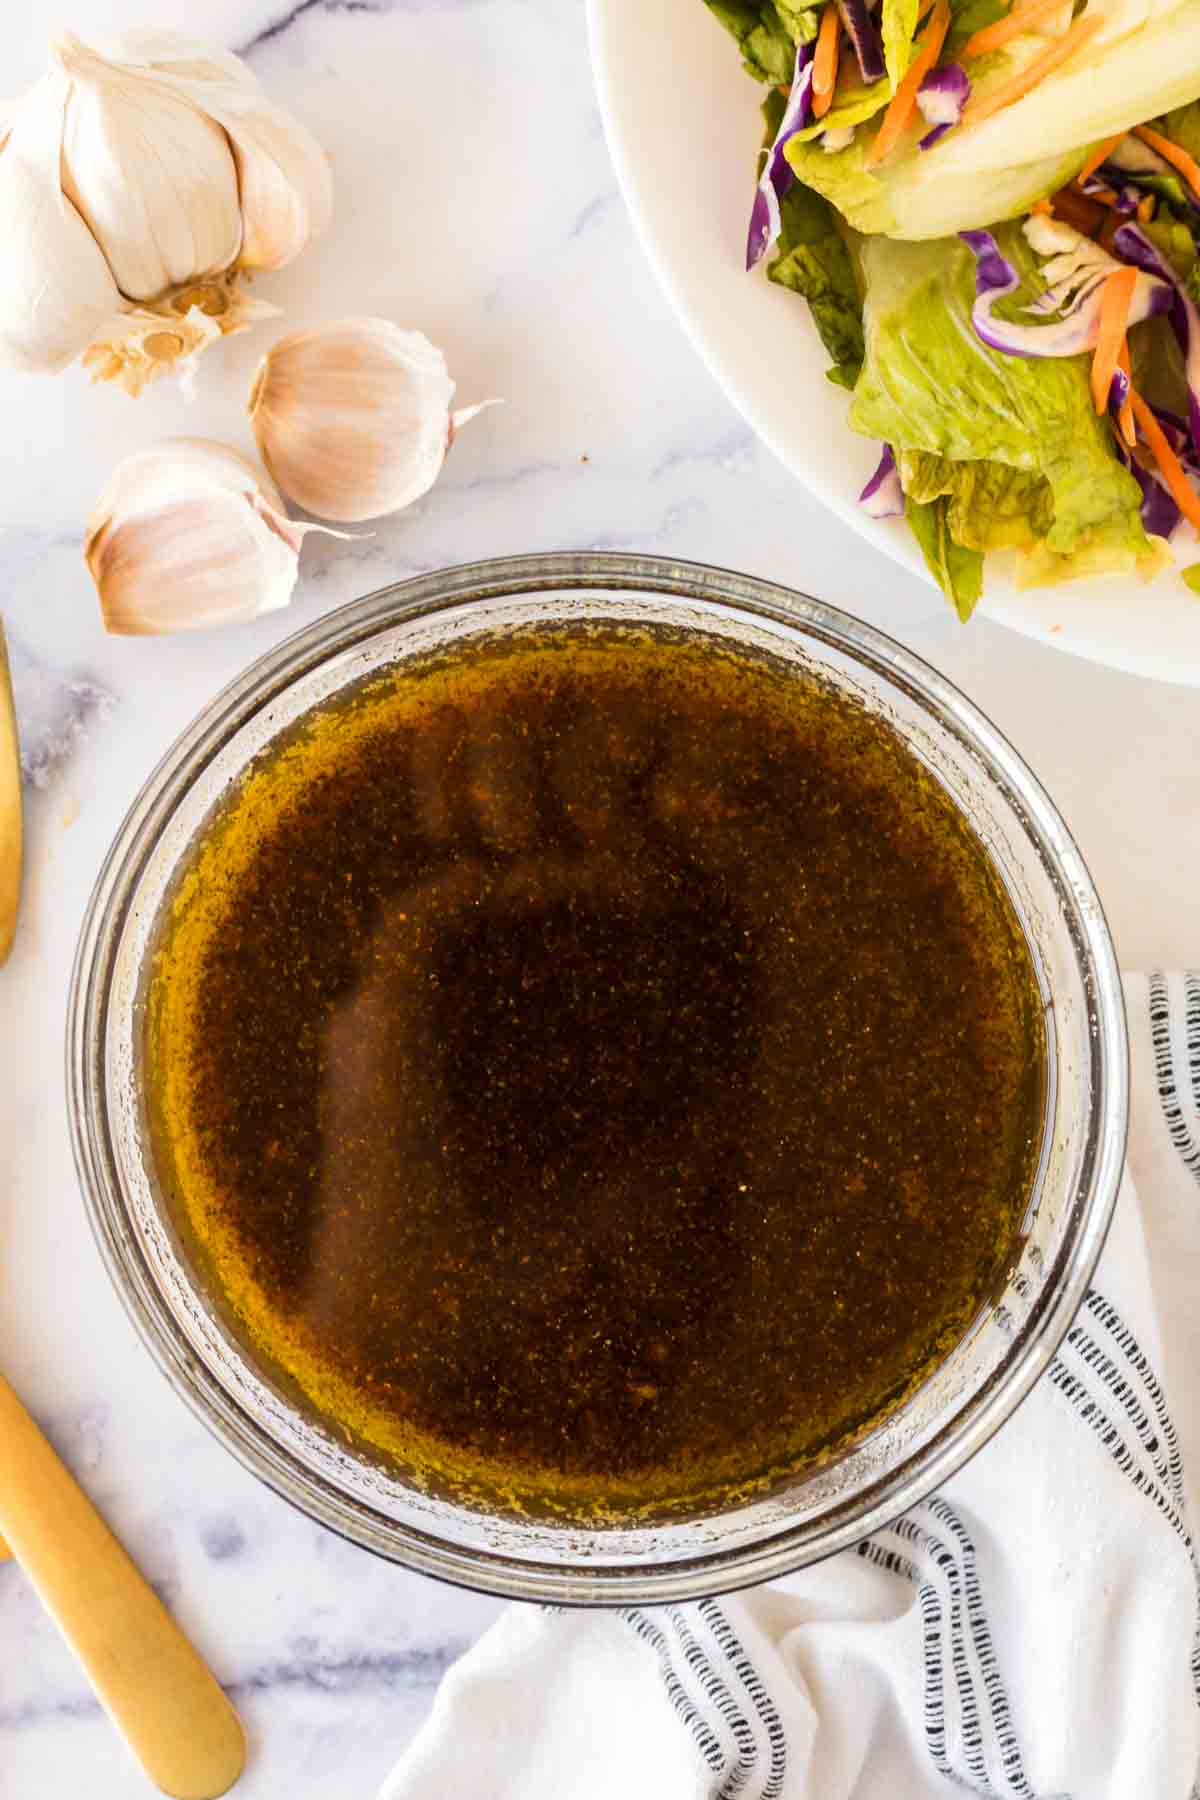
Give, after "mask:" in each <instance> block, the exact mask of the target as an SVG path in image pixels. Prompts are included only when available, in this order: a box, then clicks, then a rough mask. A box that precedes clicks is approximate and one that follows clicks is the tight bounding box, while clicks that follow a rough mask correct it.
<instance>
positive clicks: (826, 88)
mask: <svg viewBox="0 0 1200 1800" xmlns="http://www.w3.org/2000/svg"><path fill="white" fill-rule="evenodd" d="M840 26H841V19H840V17H839V15H838V9H837V7H836V6H835V5H834V3H833V0H828V4H827V5H826V8H825V11H824V12H823V13H822V14H821V29H820V30H819V31H818V33H817V47H816V50H815V51H814V52H813V84H812V92H813V98H812V109H813V117H814V118H817V119H823V118H824V117H825V114H826V113H827V112H828V111H829V108H830V107H831V106H832V105H833V90H834V87H835V86H836V84H837V72H838V32H839V28H840Z"/></svg>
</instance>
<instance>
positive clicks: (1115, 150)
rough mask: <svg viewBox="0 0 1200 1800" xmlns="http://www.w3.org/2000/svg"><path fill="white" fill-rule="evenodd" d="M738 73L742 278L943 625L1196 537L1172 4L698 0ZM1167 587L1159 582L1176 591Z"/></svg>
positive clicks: (1180, 31) (1197, 478) (1183, 43)
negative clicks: (758, 110) (743, 183)
mask: <svg viewBox="0 0 1200 1800" xmlns="http://www.w3.org/2000/svg"><path fill="white" fill-rule="evenodd" d="M706 3H707V4H708V5H709V7H710V9H711V11H712V12H713V13H715V14H716V16H717V17H718V18H719V19H720V20H721V22H722V23H723V24H724V25H725V26H726V27H727V28H728V29H729V31H730V32H731V33H732V34H733V36H734V37H735V38H736V39H737V42H738V44H739V46H740V48H741V52H742V58H743V62H744V63H745V66H746V68H747V69H748V71H749V72H750V74H751V75H753V76H754V77H755V78H756V79H758V80H759V81H760V82H762V83H763V84H764V87H765V98H764V108H763V110H764V115H765V120H766V139H765V147H764V151H763V155H762V159H761V167H760V178H759V182H758V187H757V190H756V192H755V194H754V199H753V206H752V209H751V215H750V223H749V233H748V242H747V263H748V265H749V266H751V267H753V266H754V265H755V264H756V263H758V262H760V261H762V260H764V259H765V260H766V265H767V273H768V275H769V276H770V277H771V279H772V280H773V281H776V282H778V283H781V284H782V285H783V286H785V287H788V288H791V289H793V290H794V291H795V292H797V293H798V294H801V295H802V296H803V297H804V298H805V299H806V300H807V302H808V305H809V308H810V310H811V312H812V316H813V319H814V321H815V323H816V326H817V329H818V331H819V332H820V334H821V338H822V341H823V343H824V345H825V348H826V350H827V352H828V354H829V356H830V359H831V362H832V367H831V369H830V371H829V373H830V378H831V379H832V380H834V381H836V382H838V383H840V384H841V385H842V386H844V387H845V388H846V389H848V390H849V413H848V422H849V425H850V427H851V429H853V430H854V431H858V432H862V433H864V434H866V435H867V436H870V437H874V438H876V439H878V440H879V442H880V445H881V454H880V463H879V468H878V470H877V471H876V474H875V476H874V477H873V478H872V480H871V481H870V482H869V483H868V484H867V487H866V488H865V489H864V491H863V494H862V497H861V498H862V504H863V505H864V506H865V507H867V508H868V509H869V510H871V511H872V512H874V513H875V514H876V515H880V516H882V515H885V514H887V513H892V512H895V513H899V512H903V513H904V514H905V516H906V518H907V520H908V522H909V525H910V526H911V528H912V531H913V533H914V535H915V537H916V539H917V541H918V543H919V545H920V547H921V550H922V552H923V554H924V556H925V559H926V561H927V562H928V564H929V567H930V569H931V571H932V572H933V574H934V575H935V577H936V578H937V580H938V581H939V582H940V584H941V586H942V588H943V589H944V591H945V592H946V594H947V595H948V597H949V598H950V600H951V601H952V602H953V604H954V605H955V606H956V608H957V610H958V612H959V613H960V615H961V616H962V617H963V618H966V617H968V616H969V615H970V613H971V611H972V610H973V608H974V606H975V604H976V602H977V601H978V599H979V597H980V594H981V592H982V588H983V567H984V558H985V555H986V553H987V552H988V551H990V550H998V549H1008V550H1013V551H1015V552H1016V553H1017V555H1016V561H1017V578H1018V581H1019V582H1020V583H1022V584H1023V585H1032V584H1041V583H1048V582H1056V581H1064V580H1069V579H1072V578H1074V577H1078V576H1084V575H1096V574H1107V573H1118V574H1121V573H1123V574H1128V573H1131V572H1133V573H1136V574H1138V575H1141V576H1145V577H1150V576H1152V575H1154V574H1156V573H1157V572H1158V571H1159V570H1161V569H1162V568H1163V567H1165V566H1168V565H1170V564H1171V563H1172V562H1173V560H1174V557H1173V555H1172V549H1170V548H1168V541H1169V540H1174V544H1173V548H1174V549H1175V550H1178V551H1179V552H1180V553H1181V560H1184V561H1186V560H1187V543H1188V540H1193V541H1194V538H1195V534H1196V530H1197V528H1200V308H1198V306H1197V301H1198V300H1200V255H1198V242H1200V103H1198V101H1200V0H1178V3H1175V4H1172V0H1158V3H1157V4H1155V3H1154V0H1083V3H1082V4H1072V0H1015V3H1010V0H875V3H874V4H871V3H870V0H826V3H825V5H824V6H823V7H808V6H800V5H798V4H795V0H706ZM1189 578H1192V579H1195V575H1194V574H1193V571H1191V570H1187V569H1185V572H1184V579H1185V580H1187V579H1189Z"/></svg>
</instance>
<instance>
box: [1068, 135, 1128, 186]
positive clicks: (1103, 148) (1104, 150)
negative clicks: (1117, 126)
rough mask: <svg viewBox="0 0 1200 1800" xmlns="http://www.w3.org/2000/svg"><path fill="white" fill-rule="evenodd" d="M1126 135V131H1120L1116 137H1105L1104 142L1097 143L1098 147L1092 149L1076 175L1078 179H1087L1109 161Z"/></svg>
mask: <svg viewBox="0 0 1200 1800" xmlns="http://www.w3.org/2000/svg"><path fill="white" fill-rule="evenodd" d="M1126 135H1127V134H1126V133H1125V132H1123V131H1118V133H1117V135H1116V137H1110V138H1105V140H1104V142H1103V143H1102V144H1097V145H1096V148H1095V149H1094V150H1093V151H1092V154H1091V155H1090V156H1089V157H1088V159H1087V161H1086V162H1085V163H1084V165H1083V167H1082V169H1080V171H1079V173H1078V175H1077V176H1076V177H1075V179H1076V181H1086V180H1087V178H1088V176H1089V175H1094V174H1095V173H1096V170H1097V169H1098V168H1099V167H1100V164H1101V163H1106V162H1107V161H1108V159H1109V157H1110V156H1111V155H1112V153H1113V151H1114V150H1115V149H1116V147H1117V145H1118V144H1119V143H1120V142H1121V139H1122V138H1123V137H1125V136H1126Z"/></svg>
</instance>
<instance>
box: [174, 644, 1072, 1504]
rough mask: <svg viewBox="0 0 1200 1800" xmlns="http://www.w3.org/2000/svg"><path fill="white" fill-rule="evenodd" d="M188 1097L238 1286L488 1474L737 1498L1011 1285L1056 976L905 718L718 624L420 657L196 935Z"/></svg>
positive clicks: (254, 820) (282, 1362)
mask: <svg viewBox="0 0 1200 1800" xmlns="http://www.w3.org/2000/svg"><path fill="white" fill-rule="evenodd" d="M150 1020H151V1024H150V1029H149V1040H148V1042H149V1052H150V1070H151V1084H150V1086H151V1115H152V1120H153V1126H154V1133H155V1138H156V1142H157V1154H158V1157H159V1161H160V1164H161V1166H162V1168H163V1169H164V1171H166V1174H167V1178H168V1185H169V1187H170V1191H171V1195H172V1199H173V1204H174V1208H175V1211H176V1214H177V1217H178V1219H179V1221H180V1224H181V1227H182V1230H183V1233H184V1236H185V1239H186V1240H187V1242H188V1244H189V1245H190V1246H191V1249H192V1253H193V1254H194V1255H196V1256H197V1257H198V1258H199V1259H200V1260H201V1262H202V1263H203V1265H204V1268H205V1270H206V1272H207V1276H208V1279H209V1281H210V1283H211V1284H212V1285H213V1287H214V1288H215V1290H216V1291H217V1293H218V1294H219V1295H220V1296H221V1304H222V1306H223V1307H224V1308H225V1310H226V1312H227V1314H228V1316H229V1318H230V1320H231V1321H232V1322H233V1325H234V1328H235V1329H236V1330H237V1331H238V1332H239V1333H240V1334H241V1335H242V1337H243V1338H245V1339H248V1340H249V1341H250V1343H251V1344H252V1346H253V1347H254V1348H255V1350H256V1352H257V1353H258V1354H259V1356H260V1357H265V1358H266V1359H267V1361H268V1362H269V1364H270V1366H271V1367H272V1368H273V1369H274V1370H275V1371H276V1374H277V1376H280V1377H281V1378H282V1379H283V1380H284V1381H285V1383H286V1384H287V1385H288V1386H289V1388H290V1390H291V1391H292V1392H293V1393H296V1394H299V1395H301V1396H303V1397H304V1398H305V1400H306V1402H307V1404H308V1405H309V1406H310V1407H312V1408H314V1409H315V1410H316V1411H317V1412H318V1413H319V1414H320V1415H321V1416H322V1417H323V1418H324V1419H325V1421H326V1423H327V1424H330V1425H332V1426H333V1427H335V1428H337V1429H340V1430H341V1431H342V1432H344V1433H346V1434H347V1435H349V1436H350V1437H351V1438H352V1439H353V1440H354V1441H356V1442H357V1443H358V1444H360V1445H361V1446H366V1447H367V1448H368V1449H370V1450H372V1451H373V1452H374V1453H375V1454H378V1455H380V1456H382V1457H383V1458H385V1459H386V1460H388V1461H389V1462H391V1463H393V1464H395V1465H397V1466H399V1467H400V1468H401V1469H402V1470H404V1471H405V1472H406V1473H407V1474H408V1475H410V1476H411V1477H412V1478H414V1479H417V1480H419V1481H422V1482H425V1483H428V1484H430V1485H432V1486H435V1487H436V1488H438V1489H440V1490H442V1491H451V1492H453V1493H455V1494H458V1495H460V1496H463V1497H466V1498H470V1499H473V1500H476V1501H479V1502H481V1503H487V1504H493V1505H504V1506H518V1507H525V1508H528V1509H531V1510H535V1511H538V1510H541V1511H546V1510H553V1511H557V1512H559V1513H565V1514H568V1515H572V1516H577V1517H619V1516H629V1515H631V1514H634V1513H637V1512H662V1511H668V1510H671V1509H675V1508H688V1507H699V1506H702V1505H712V1504H717V1503H720V1502H722V1501H727V1500H729V1499H731V1498H733V1497H734V1496H735V1495H740V1494H744V1493H745V1492H747V1491H748V1490H749V1489H751V1488H753V1487H755V1486H756V1485H762V1484H765V1483H768V1482H770V1481H772V1480H774V1479H777V1478H779V1477H780V1476H782V1475H784V1474H786V1473H789V1472H791V1471H794V1470H795V1469H797V1468H798V1467H801V1466H803V1465H804V1464H806V1463H808V1462H811V1461H812V1460H813V1459H814V1458H816V1457H818V1456H820V1455H822V1454H824V1453H827V1452H828V1451H830V1450H831V1449H833V1448H836V1447H837V1446H839V1445H841V1444H844V1443H845V1442H847V1441H848V1440H849V1439H851V1438H852V1437H853V1436H854V1435H855V1434H856V1433H861V1432H862V1431H863V1430H864V1429H865V1428H866V1427H868V1426H869V1425H870V1424H871V1423H872V1422H873V1421H875V1420H877V1419H878V1418H879V1417H880V1416H881V1415H882V1414H883V1413H884V1412H885V1411H886V1409H887V1408H889V1407H890V1406H893V1405H894V1404H895V1403H896V1402H897V1401H898V1400H899V1399H900V1398H902V1397H903V1396H904V1395H905V1393H907V1392H908V1391H910V1390H911V1388H912V1387H913V1386H914V1385H915V1383H916V1382H917V1381H919V1380H920V1379H921V1377H922V1376H923V1375H924V1374H926V1373H928V1371H929V1369H930V1367H931V1366H932V1365H933V1363H934V1362H935V1361H936V1360H937V1359H938V1358H939V1357H940V1356H942V1355H944V1354H945V1353H946V1351H947V1350H948V1349H949V1348H950V1347H951V1346H952V1345H953V1344H954V1342H955V1341H956V1340H957V1339H958V1338H959V1337H960V1336H961V1335H962V1333H963V1332H964V1330H965V1329H966V1328H967V1326H968V1325H969V1324H970V1322H971V1319H972V1317H973V1316H974V1315H975V1313H976V1312H977V1310H978V1308H979V1306H980V1304H981V1301H982V1300H983V1299H984V1297H985V1296H986V1295H987V1293H988V1291H989V1289H990V1288H991V1287H992V1286H993V1285H994V1283H995V1281H996V1279H997V1276H998V1274H999V1272H1000V1270H1001V1268H1002V1266H1003V1264H1004V1262H1005V1259H1006V1256H1007V1255H1008V1254H1009V1252H1010V1250H1011V1247H1012V1243H1013V1239H1014V1235H1015V1232H1016V1230H1017V1226H1018V1223H1019V1220H1020V1218H1021V1214H1022V1211H1023V1208H1024V1206H1025V1203H1026V1201H1027V1198H1028V1194H1029V1189H1030V1183H1031V1171H1032V1168H1033V1164H1034V1160H1035V1157H1036V1153H1037V1149H1038V1144H1039V1137H1040V1128H1041V1107H1042V1094H1043V1063H1044V1054H1043V1037H1042V1029H1041V1022H1040V1021H1041V1015H1040V1010H1039V1001H1038V994H1037V989H1036V984H1035V981H1034V977H1033V973H1032V969H1031V967H1030V963H1029V959H1028V955H1027V952H1026V950H1025V946H1024V941H1023V939H1022V936H1021V933H1020V930H1019V927H1018V925H1017V923H1016V920H1015V918H1014V916H1013V914H1012V912H1011V909H1010V907H1009V904H1008V902H1007V900H1006V899H1005V897H1004V895H1003V893H1002V891H1001V889H1000V887H999V885H998V883H997V882H996V880H995V878H994V876H993V874H992V872H991V869H990V867H989V864H988V863H987V861H986V859H985V857H984V855H983V853H982V852H981V850H980V848H979V846H978V844H977V843H976V841H975V840H974V838H973V837H972V836H971V835H970V833H969V832H968V831H967V829H966V828H965V827H964V825H963V824H962V823H961V821H960V820H959V818H958V816H957V815H956V813H955V812H954V811H953V809H952V807H951V806H950V804H949V802H948V801H947V799H946V797H945V796H944V794H943V793H942V791H941V790H940V788H939V787H938V786H937V785H936V783H935V782H933V781H932V780H931V779H930V778H929V777H928V776H927V775H926V774H925V773H924V771H923V770H922V769H921V768H920V766H919V765H918V764H917V762H916V761H915V759H914V758H913V757H912V756H911V754H910V753H909V752H908V751H907V750H906V749H905V748H904V747H903V746H902V744H901V743H900V742H899V740H898V739H897V738H896V736H895V735H894V734H893V733H892V732H891V730H890V729H889V728H887V727H886V726H884V725H883V724H882V723H881V722H880V721H879V720H878V719H876V718H874V717H872V716H871V715H869V714H867V713H866V712H864V711H863V710H861V709H860V708H858V707H856V706H855V705H853V704H851V703H850V702H849V701H847V700H844V699H840V698H837V697H835V696H834V695H833V694H832V693H831V692H829V691H827V690H826V689H825V688H824V687H823V686H821V685H818V684H816V683H814V682H810V681H807V680H803V679H801V678H800V677H798V676H796V675H794V674H791V675H789V674H785V673H784V672H782V671H780V670H778V669H774V668H772V667H771V666H770V665H768V664H765V663H759V662H756V661H753V660H750V659H749V658H742V657H740V656H733V655H731V654H729V653H727V652H724V651H719V650H718V649H717V648H716V647H715V646H714V645H707V644H705V643H702V642H697V640H695V639H682V640H680V641H674V642H673V641H659V640H650V639H648V638H645V637H640V636H638V635H636V634H634V633H632V632H630V633H618V632H610V633H608V634H607V635H596V634H588V633H585V632H582V631H579V632H575V633H571V632H568V631H562V632H560V633H557V634H552V635H550V636H542V637H540V638H527V639H524V640H521V639H517V640H515V641H512V642H510V643H509V644H508V645H507V647H505V648H504V649H502V650H496V649H492V650H490V651H489V652H487V653H486V654H476V655H474V656H466V657H461V658H459V659H458V660H453V659H452V660H446V661H443V662H440V663H431V664H430V665H428V666H427V667H425V668H424V669H423V671H422V672H421V673H420V674H419V675H412V674H409V675H407V676H403V677H401V678H399V679H395V678H391V677H389V678H388V679H387V680H385V681H383V682H382V683H380V682H376V684H375V685H374V686H372V687H369V688H367V689H365V690H364V691H362V692H361V693H359V694H358V695H357V696H356V697H354V698H353V699H352V701H350V702H349V703H344V704H342V705H341V706H340V707H338V708H336V709H334V710H332V711H329V712H327V713H325V714H323V715H321V716H319V717H318V718H317V719H316V720H315V721H314V722H312V723H311V724H310V726H309V728H308V729H307V731H306V732H305V734H304V735H303V736H302V737H301V738H299V739H298V740H297V741H296V742H294V743H293V744H292V745H291V746H290V747H289V748H288V750H287V751H286V752H285V753H283V754H278V753H277V754H275V755H273V756H272V757H271V758H269V759H268V760H266V761H265V762H264V763H263V764H262V765H261V766H260V767H259V768H258V769H257V770H256V771H255V772H254V773H253V774H252V776H251V778H250V779H249V780H248V781H247V782H246V783H245V784H244V786H243V788H242V789H241V791H240V792H239V795H238V796H237V797H236V798H235V800H234V801H233V802H232V804H231V805H230V806H229V807H228V808H227V810H226V812H225V814H224V816H223V817H222V818H221V819H220V820H219V821H218V822H217V823H216V825H215V826H214V827H213V829H212V830H211V831H210V832H209V833H208V834H207V836H206V838H205V841H204V842H203V844H202V846H201V848H200V851H199V853H198V856H197V859H196V861H195V863H194V864H193V867H192V869H191V872H190V874H189V876H188V878H187V880H186V881H185V883H184V885H183V887H182V889H181V891H180V894H179V896H178V898H177V900H176V903H175V907H174V910H173V915H172V918H171V920H170V921H169V923H168V926H167V928H166V930H165V931H164V933H163V935H162V940H161V946H160V954H159V960H158V964H157V971H156V975H155V978H154V984H153V990H152V995H151V1008H150Z"/></svg>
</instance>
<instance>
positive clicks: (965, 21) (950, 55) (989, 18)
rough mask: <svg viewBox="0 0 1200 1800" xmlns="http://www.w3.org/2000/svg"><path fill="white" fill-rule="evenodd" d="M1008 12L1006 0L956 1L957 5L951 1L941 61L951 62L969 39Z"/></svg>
mask: <svg viewBox="0 0 1200 1800" xmlns="http://www.w3.org/2000/svg"><path fill="white" fill-rule="evenodd" d="M1010 10H1011V8H1010V7H1009V4H1008V0H958V4H957V5H956V4H954V0H951V6H950V29H949V31H948V32H947V33H946V46H945V49H944V50H943V51H942V55H941V61H943V62H952V61H953V60H954V58H955V57H956V56H957V55H958V52H959V51H960V50H961V49H962V47H963V45H964V44H965V43H966V41H967V39H968V38H969V37H973V36H974V34H975V33H976V32H977V31H982V30H983V28H984V26H985V25H994V24H995V23H996V20H997V19H1002V18H1003V17H1004V15H1005V14H1006V13H1007V12H1009V11H1010Z"/></svg>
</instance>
